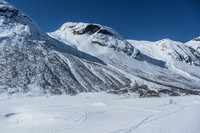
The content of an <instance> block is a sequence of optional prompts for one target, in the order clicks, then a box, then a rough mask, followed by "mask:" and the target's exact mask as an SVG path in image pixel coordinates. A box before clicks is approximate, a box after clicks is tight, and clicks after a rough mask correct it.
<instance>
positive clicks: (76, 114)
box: [0, 93, 200, 133]
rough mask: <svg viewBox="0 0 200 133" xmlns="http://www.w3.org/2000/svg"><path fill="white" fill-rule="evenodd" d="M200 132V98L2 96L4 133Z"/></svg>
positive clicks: (0, 127)
mask: <svg viewBox="0 0 200 133" xmlns="http://www.w3.org/2000/svg"><path fill="white" fill-rule="evenodd" d="M132 132H133V133H200V97H199V96H185V97H166V98H130V97H129V98H128V97H125V96H117V95H112V94H106V93H84V94H79V95H77V96H50V97H47V96H43V97H28V98H11V99H7V98H0V133H132Z"/></svg>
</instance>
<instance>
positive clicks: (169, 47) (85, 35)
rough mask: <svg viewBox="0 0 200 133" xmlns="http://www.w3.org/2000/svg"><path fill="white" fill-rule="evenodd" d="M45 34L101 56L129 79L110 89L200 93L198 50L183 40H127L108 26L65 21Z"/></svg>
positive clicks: (147, 93) (143, 93)
mask: <svg viewBox="0 0 200 133" xmlns="http://www.w3.org/2000/svg"><path fill="white" fill-rule="evenodd" d="M96 26H98V27H100V28H97V27H96ZM88 27H89V28H88ZM101 29H108V31H107V32H101ZM108 32H109V33H110V34H109V35H108ZM111 33H112V34H111ZM48 34H49V35H50V36H52V37H53V38H55V39H57V40H59V41H62V42H63V43H66V44H69V45H70V46H72V47H74V48H76V49H78V50H80V51H84V52H86V53H89V54H91V55H93V56H95V57H97V58H99V59H101V60H102V61H104V62H105V63H106V64H107V65H108V66H110V67H111V68H114V69H116V70H118V71H120V72H121V73H124V75H126V76H127V77H128V78H130V79H131V80H132V84H133V86H132V88H129V89H128V90H126V89H125V90H119V91H113V93H129V92H132V93H139V95H140V96H145V97H146V96H161V95H165V94H167V95H182V94H198V93H199V92H198V91H199V88H200V85H199V82H200V80H199V76H198V74H199V73H200V72H199V63H200V62H199V61H200V60H199V53H198V51H196V50H194V49H192V48H190V47H188V46H186V45H185V44H183V43H179V42H173V41H171V40H168V39H165V40H161V41H158V42H156V43H154V42H148V41H144V42H140V41H131V40H128V41H127V40H125V39H123V38H122V37H121V36H120V35H119V34H118V33H117V32H114V30H112V29H111V28H108V27H106V28H105V26H101V25H98V24H89V23H65V24H63V25H62V26H61V28H60V29H58V30H57V31H55V32H53V33H48ZM105 36H107V38H105ZM94 39H95V40H97V42H98V43H96V42H95V41H94ZM110 40H112V41H110ZM116 47H118V48H116ZM130 48H131V49H134V51H135V52H133V55H134V56H130V55H129V54H127V52H124V50H123V49H130ZM129 51H130V50H129ZM132 57H134V58H132ZM191 68H195V70H191ZM184 69H187V71H188V72H187V71H186V72H185V71H184ZM188 88H189V89H188Z"/></svg>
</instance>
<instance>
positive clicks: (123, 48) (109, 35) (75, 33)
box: [49, 22, 139, 58]
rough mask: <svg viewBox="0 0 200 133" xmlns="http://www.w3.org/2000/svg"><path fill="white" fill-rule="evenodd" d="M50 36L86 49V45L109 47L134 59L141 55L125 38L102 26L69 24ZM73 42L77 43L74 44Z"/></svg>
mask: <svg viewBox="0 0 200 133" xmlns="http://www.w3.org/2000/svg"><path fill="white" fill-rule="evenodd" d="M49 35H51V36H52V37H54V38H57V37H58V36H60V35H61V36H62V39H61V38H60V37H58V38H57V39H58V40H60V41H63V42H64V43H70V44H76V45H77V46H78V45H80V44H81V45H82V46H83V45H84V46H83V47H84V49H85V47H86V46H85V44H91V45H90V46H89V47H91V46H97V47H98V46H100V47H108V48H112V49H114V50H116V51H120V52H123V53H125V54H127V55H128V56H131V57H133V58H136V56H138V54H139V51H138V50H137V49H135V48H134V47H133V46H132V45H131V44H130V43H129V42H127V41H126V40H125V39H123V37H121V35H120V34H119V33H117V31H115V30H114V29H112V28H110V27H107V26H102V25H100V24H92V23H71V22H70V23H69V22H67V23H65V24H63V25H62V26H61V27H60V28H59V29H58V30H57V31H56V32H53V33H50V34H49ZM72 38H74V39H72ZM73 40H77V41H76V42H72V41H73ZM79 42H80V43H79ZM83 42H85V43H83ZM77 46H76V47H77ZM86 49H87V48H86ZM80 50H82V49H80ZM83 51H84V50H83ZM85 52H87V51H85Z"/></svg>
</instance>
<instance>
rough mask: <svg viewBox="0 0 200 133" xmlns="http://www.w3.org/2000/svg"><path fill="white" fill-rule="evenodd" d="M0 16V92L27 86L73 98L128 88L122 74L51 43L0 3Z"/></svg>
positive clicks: (22, 16)
mask: <svg viewBox="0 0 200 133" xmlns="http://www.w3.org/2000/svg"><path fill="white" fill-rule="evenodd" d="M0 16H1V17H0V60H1V61H0V86H1V87H0V90H1V92H4V91H6V92H7V91H8V92H9V93H10V94H12V93H16V92H28V91H31V89H34V88H31V87H30V86H37V87H38V88H39V91H41V92H43V93H54V94H61V93H67V94H76V93H78V92H88V91H101V90H109V89H120V88H124V87H129V86H130V80H129V79H128V78H126V77H125V76H124V75H123V74H120V73H119V72H117V71H114V70H112V69H110V68H108V67H106V66H105V63H104V62H103V61H101V60H100V59H98V58H95V57H93V56H91V55H88V54H86V53H83V52H80V51H78V50H76V49H74V48H72V47H70V46H67V45H65V44H63V43H61V42H59V41H57V40H55V39H52V38H51V37H49V36H48V35H47V34H46V33H45V32H44V31H42V30H41V29H40V28H39V27H38V26H37V24H36V23H35V22H33V20H32V19H31V18H29V17H28V16H27V15H25V14H24V13H23V12H22V11H20V10H18V9H16V8H15V7H13V6H12V5H10V4H9V3H7V2H5V1H3V0H1V1H0ZM33 91H34V90H33Z"/></svg>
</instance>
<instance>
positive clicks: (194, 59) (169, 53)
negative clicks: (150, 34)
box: [129, 39, 200, 66]
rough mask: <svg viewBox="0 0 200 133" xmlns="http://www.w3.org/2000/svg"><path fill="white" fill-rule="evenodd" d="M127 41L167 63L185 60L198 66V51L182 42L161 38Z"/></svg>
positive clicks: (199, 60)
mask: <svg viewBox="0 0 200 133" xmlns="http://www.w3.org/2000/svg"><path fill="white" fill-rule="evenodd" d="M129 42H130V43H131V44H132V45H133V46H134V47H136V48H138V49H139V50H141V51H142V53H145V54H147V55H150V56H151V57H152V58H155V59H158V60H162V61H164V62H166V63H167V64H168V65H170V64H172V63H173V62H176V61H178V62H185V63H187V64H189V65H195V66H200V53H199V52H198V51H196V50H195V49H193V48H192V47H189V46H187V45H186V44H184V43H181V42H177V41H172V40H170V39H163V40H160V41H157V42H147V41H146V42H145V41H134V40H129Z"/></svg>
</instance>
